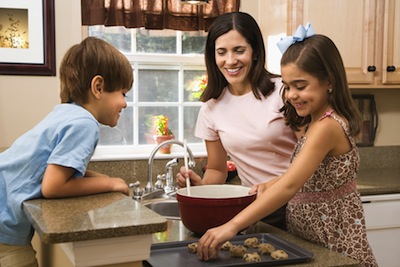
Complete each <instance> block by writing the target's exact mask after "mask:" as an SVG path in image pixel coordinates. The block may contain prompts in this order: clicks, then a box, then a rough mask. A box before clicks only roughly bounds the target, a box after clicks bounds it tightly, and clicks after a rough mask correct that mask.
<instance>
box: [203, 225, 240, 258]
mask: <svg viewBox="0 0 400 267" xmlns="http://www.w3.org/2000/svg"><path fill="white" fill-rule="evenodd" d="M236 234H237V231H236V230H234V229H233V228H232V227H231V226H230V225H229V223H226V224H223V225H221V226H219V227H216V228H212V229H209V230H208V231H207V232H206V233H205V234H204V235H203V236H202V237H201V238H200V240H199V242H198V246H197V258H198V259H199V260H204V261H208V260H212V259H215V258H217V256H218V252H219V250H220V248H221V246H222V245H223V244H224V242H226V241H228V240H230V239H231V238H232V237H234V236H235V235H236Z"/></svg>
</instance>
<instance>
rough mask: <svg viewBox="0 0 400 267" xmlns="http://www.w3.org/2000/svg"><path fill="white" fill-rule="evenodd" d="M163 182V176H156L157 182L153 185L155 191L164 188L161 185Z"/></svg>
mask: <svg viewBox="0 0 400 267" xmlns="http://www.w3.org/2000/svg"><path fill="white" fill-rule="evenodd" d="M164 180H165V174H162V175H161V174H159V175H157V182H156V183H155V184H154V186H155V187H156V188H157V189H163V188H164V183H163V181H164Z"/></svg>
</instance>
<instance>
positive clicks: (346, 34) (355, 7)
mask: <svg viewBox="0 0 400 267" xmlns="http://www.w3.org/2000/svg"><path fill="white" fill-rule="evenodd" d="M288 3H289V4H288V5H289V9H288V10H289V12H290V10H291V14H288V22H289V23H288V29H287V33H288V35H292V34H293V33H294V31H296V29H297V27H298V26H299V25H300V24H302V25H305V24H307V22H311V25H312V26H313V28H314V30H315V31H316V33H319V34H324V35H326V36H328V37H329V38H331V39H332V40H333V42H334V43H335V44H336V46H337V47H338V49H339V51H340V53H341V55H342V58H343V62H344V65H345V67H346V73H347V78H348V82H349V83H352V84H372V83H373V82H374V73H375V70H377V69H376V68H377V67H376V63H375V42H376V39H375V38H376V35H375V30H376V11H375V10H376V0H352V1H348V0H335V1H332V0H293V1H289V2H288Z"/></svg>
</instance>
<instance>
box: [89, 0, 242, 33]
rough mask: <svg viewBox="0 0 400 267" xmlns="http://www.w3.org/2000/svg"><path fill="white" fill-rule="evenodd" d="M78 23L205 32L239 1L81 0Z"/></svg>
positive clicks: (237, 5)
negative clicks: (204, 2) (197, 3)
mask: <svg viewBox="0 0 400 267" xmlns="http://www.w3.org/2000/svg"><path fill="white" fill-rule="evenodd" d="M81 6H82V25H105V26H125V27H126V28H141V27H144V28H146V29H156V30H161V29H172V30H180V31H198V30H205V31H207V30H208V29H209V27H210V25H211V24H212V22H213V21H214V19H215V18H216V17H218V16H219V15H221V14H224V13H229V12H234V11H239V7H240V0H210V1H209V3H208V4H205V5H189V4H181V1H180V0H81Z"/></svg>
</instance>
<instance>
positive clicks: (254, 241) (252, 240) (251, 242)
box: [244, 237, 260, 248]
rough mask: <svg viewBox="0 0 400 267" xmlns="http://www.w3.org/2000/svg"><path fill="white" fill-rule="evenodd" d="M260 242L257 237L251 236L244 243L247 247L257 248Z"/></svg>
mask: <svg viewBox="0 0 400 267" xmlns="http://www.w3.org/2000/svg"><path fill="white" fill-rule="evenodd" d="M259 243H260V242H259V241H258V238H257V237H249V238H246V240H244V245H245V246H246V247H252V248H256V247H258V244H259Z"/></svg>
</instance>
